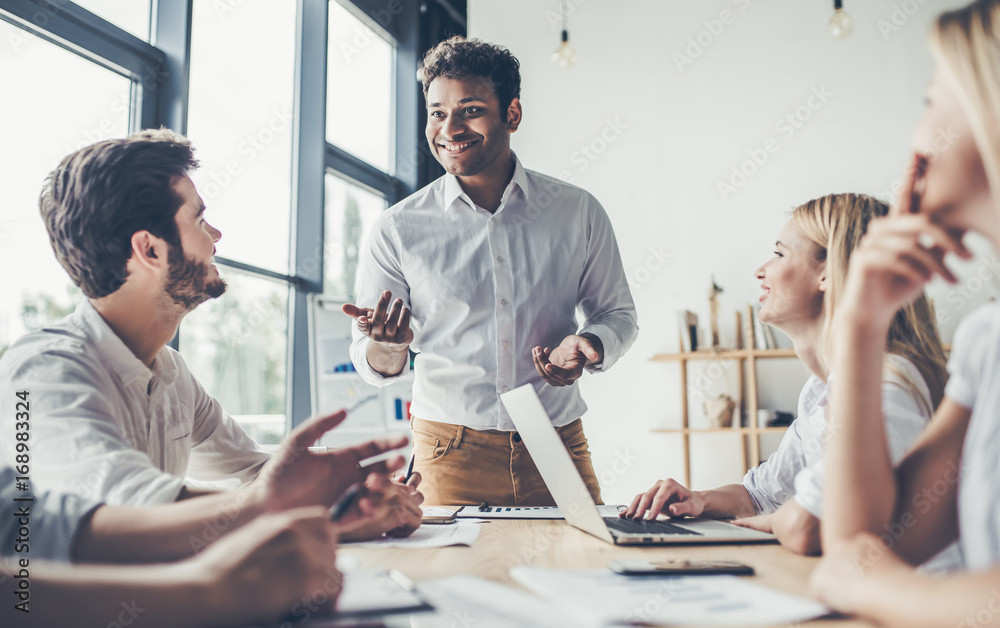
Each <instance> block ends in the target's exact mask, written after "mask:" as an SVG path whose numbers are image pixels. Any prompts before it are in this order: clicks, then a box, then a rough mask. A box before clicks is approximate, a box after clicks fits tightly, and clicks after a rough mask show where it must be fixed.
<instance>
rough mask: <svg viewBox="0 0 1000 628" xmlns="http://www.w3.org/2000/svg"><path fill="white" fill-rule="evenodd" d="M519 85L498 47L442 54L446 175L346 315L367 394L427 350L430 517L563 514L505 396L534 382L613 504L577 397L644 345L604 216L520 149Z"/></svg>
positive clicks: (423, 466) (438, 78)
mask: <svg viewBox="0 0 1000 628" xmlns="http://www.w3.org/2000/svg"><path fill="white" fill-rule="evenodd" d="M520 83H521V78H520V71H519V63H518V61H517V59H516V58H514V56H513V55H511V54H510V52H509V51H507V50H506V49H504V48H502V47H499V46H495V45H492V44H488V43H484V42H481V41H478V40H466V39H465V38H462V37H453V38H451V39H448V40H446V41H443V42H441V43H440V44H438V45H437V46H436V47H434V48H433V49H431V50H430V51H429V52H428V53H427V55H426V56H425V57H424V62H423V88H424V97H425V99H426V103H427V128H426V136H427V141H428V144H429V145H430V149H431V152H432V154H433V155H434V156H435V158H436V159H437V160H438V161H439V162H440V163H441V165H442V166H443V167H444V169H445V170H446V171H447V174H446V175H444V176H443V177H441V178H440V179H438V180H436V181H434V182H433V183H431V184H430V185H428V186H427V187H425V188H423V189H422V190H420V191H418V192H417V193H416V194H414V195H412V196H410V197H409V198H407V199H405V200H403V201H402V202H401V203H399V204H397V205H395V206H393V207H391V208H390V209H389V210H387V211H386V212H385V213H384V214H383V215H382V216H381V217H380V219H379V221H378V223H377V224H376V226H375V227H374V228H373V230H372V234H371V236H370V238H369V240H368V242H367V243H366V245H365V247H364V249H363V251H362V255H361V260H360V267H359V271H358V304H359V305H358V306H355V305H346V306H344V312H345V313H346V314H348V315H349V316H352V317H354V318H355V319H356V325H355V330H354V343H353V345H352V347H351V356H352V359H353V361H354V364H355V367H356V368H357V370H358V372H359V373H360V374H361V375H362V377H364V379H365V380H366V381H368V382H370V383H372V384H374V385H376V386H382V385H387V384H388V383H390V382H392V381H394V380H395V379H397V378H399V377H401V376H402V375H404V374H405V373H407V372H408V370H409V367H410V359H409V349H410V347H411V345H412V347H413V349H414V350H415V351H416V352H417V357H416V361H415V377H416V379H415V383H414V387H413V404H412V406H411V413H412V416H413V418H412V429H413V440H414V455H415V468H416V469H417V470H418V471H420V473H421V474H422V476H423V478H424V481H423V484H422V486H421V490H422V491H423V492H424V494H425V496H426V497H427V500H428V502H429V503H435V504H481V503H482V502H487V503H490V504H494V505H518V506H545V505H552V504H553V500H552V497H551V495H550V494H549V491H548V490H547V489H546V487H545V484H544V482H543V481H542V479H541V477H540V475H539V474H538V470H537V469H536V467H535V465H534V463H533V462H532V460H531V457H530V456H529V455H528V452H527V451H526V449H525V447H524V443H523V442H521V438H520V436H519V435H518V434H517V432H516V431H515V427H514V424H513V422H512V421H511V419H510V416H509V415H508V414H507V412H506V409H505V408H504V407H503V404H502V403H501V402H500V398H499V396H500V395H501V394H502V393H504V392H506V391H508V390H512V389H514V388H516V387H518V386H521V385H524V384H528V383H530V384H532V385H533V386H534V388H535V390H536V392H537V393H538V395H539V397H540V398H541V400H542V403H543V404H544V406H545V408H546V410H547V412H548V414H549V416H550V417H551V418H552V422H553V425H554V426H555V427H556V428H557V431H558V432H559V434H560V436H561V437H562V439H563V442H564V443H565V444H566V446H567V448H568V449H569V452H570V455H571V457H572V458H573V461H574V462H575V463H576V466H577V469H578V470H579V472H580V474H581V476H582V477H583V479H584V482H585V483H586V485H587V487H588V489H589V490H590V492H591V494H592V495H593V497H594V498H595V500H597V501H598V502H600V487H599V485H598V482H597V478H596V476H595V474H594V468H593V465H592V464H591V459H590V451H589V447H588V444H587V439H586V436H585V435H584V433H583V428H582V424H581V420H580V417H581V415H582V414H583V413H584V412H585V411H586V409H587V406H586V404H584V402H583V399H582V398H581V396H580V393H579V390H578V387H577V386H575V385H574V384H575V381H576V380H577V379H578V378H579V377H580V376H581V375H582V373H583V371H584V370H589V371H592V372H599V371H604V370H607V369H608V368H609V367H611V366H612V365H613V364H614V363H615V362H616V361H617V360H618V358H619V357H620V356H621V355H622V354H623V353H624V352H625V351H626V350H627V349H628V348H629V346H630V345H631V344H632V342H633V341H634V339H635V336H636V334H637V332H638V327H637V326H636V312H635V305H634V303H633V301H632V295H631V293H630V291H629V288H628V284H627V283H626V279H625V272H624V269H623V268H622V263H621V256H620V254H619V251H618V245H617V242H616V241H615V236H614V232H613V230H612V228H611V223H610V221H609V220H608V216H607V214H606V213H605V212H604V209H603V208H602V207H601V205H600V203H598V202H597V200H596V199H595V198H594V197H593V196H591V195H590V194H589V193H587V192H586V191H585V190H582V189H580V188H577V187H574V186H571V185H568V184H566V183H564V182H562V181H559V180H557V179H553V178H551V177H547V176H545V175H542V174H539V173H537V172H533V171H530V170H526V169H524V168H523V167H522V165H521V163H520V161H519V160H518V159H517V157H516V156H515V155H514V154H513V152H512V151H511V148H510V135H511V133H514V132H515V131H516V130H517V128H518V126H519V125H520V123H521V115H522V110H521V103H520V100H519V96H520ZM365 305H368V306H371V307H359V306H365ZM578 308H579V310H580V311H581V312H582V314H583V316H584V318H585V322H584V324H583V327H582V328H580V329H578V326H577V323H576V314H577V309H578Z"/></svg>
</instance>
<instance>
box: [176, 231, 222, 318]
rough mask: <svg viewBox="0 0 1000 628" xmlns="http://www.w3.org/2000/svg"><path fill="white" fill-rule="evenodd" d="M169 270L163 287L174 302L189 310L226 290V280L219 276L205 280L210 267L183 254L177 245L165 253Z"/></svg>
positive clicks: (217, 296) (215, 297) (219, 295)
mask: <svg viewBox="0 0 1000 628" xmlns="http://www.w3.org/2000/svg"><path fill="white" fill-rule="evenodd" d="M167 263H168V264H169V271H168V273H167V283H166V286H165V287H164V288H165V290H166V292H167V296H169V297H170V298H171V299H172V300H173V302H174V303H176V304H177V305H179V306H181V307H182V308H184V309H185V310H186V311H188V312H190V311H191V310H193V309H194V308H196V307H198V306H199V305H201V304H202V303H204V302H205V301H208V300H209V299H217V298H219V297H221V296H222V295H223V294H224V293H225V292H226V282H225V280H223V279H222V278H221V277H218V278H215V279H212V280H210V281H206V277H208V274H209V272H210V271H211V267H210V266H209V265H208V264H206V263H205V262H197V261H195V260H193V259H191V258H190V257H187V256H186V255H184V251H183V250H182V249H181V247H179V246H172V247H170V252H169V253H168V254H167Z"/></svg>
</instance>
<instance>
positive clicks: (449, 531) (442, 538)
mask: <svg viewBox="0 0 1000 628" xmlns="http://www.w3.org/2000/svg"><path fill="white" fill-rule="evenodd" d="M480 525H482V524H479V523H472V522H468V521H459V522H458V523H453V524H451V525H422V526H420V527H419V528H417V531H416V532H414V533H413V534H411V535H410V536H408V537H406V538H404V539H393V538H386V539H379V540H377V541H364V542H361V543H344V547H345V548H352V547H409V548H412V549H422V548H433V547H448V546H451V545H469V546H471V545H472V544H473V543H475V542H476V537H477V536H479V526H480Z"/></svg>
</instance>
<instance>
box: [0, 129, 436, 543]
mask: <svg viewBox="0 0 1000 628" xmlns="http://www.w3.org/2000/svg"><path fill="white" fill-rule="evenodd" d="M197 166H198V162H197V160H196V159H195V157H194V149H193V148H192V147H191V144H190V143H189V142H188V140H187V138H185V137H183V136H181V135H178V134H176V133H174V132H172V131H169V130H166V129H161V130H150V131H142V132H140V133H136V134H134V135H132V136H130V137H128V138H125V139H119V140H106V141H102V142H97V143H95V144H92V145H90V146H87V147H85V148H82V149H80V150H78V151H76V152H74V153H73V154H71V155H69V156H67V157H66V158H65V159H63V161H62V162H61V163H60V164H59V166H58V167H57V168H56V169H55V170H54V171H53V172H52V173H51V174H50V175H49V177H48V179H47V180H46V182H45V186H44V188H43V190H42V194H41V197H40V200H39V208H40V210H41V215H42V218H43V220H44V221H45V226H46V228H47V230H48V234H49V240H50V242H51V244H52V248H53V250H54V251H55V254H56V257H57V259H58V260H59V262H60V264H62V266H63V268H65V269H66V271H67V273H68V274H69V275H70V278H71V279H72V280H73V282H74V283H75V284H76V285H77V286H79V287H80V289H81V290H82V291H83V293H84V295H86V297H87V299H85V300H84V301H83V302H82V303H80V305H79V307H77V309H76V311H75V312H74V313H73V314H71V315H70V316H67V317H66V318H64V319H63V320H61V321H59V322H57V323H55V324H53V325H50V326H48V327H46V328H44V329H40V330H38V331H35V332H31V333H29V334H27V335H25V336H24V337H22V338H21V339H19V340H18V341H17V342H15V343H14V345H13V346H11V347H10V349H8V350H7V352H6V353H5V354H4V356H3V359H2V360H0V398H2V399H4V400H5V401H4V403H3V404H0V434H2V438H0V443H5V444H7V445H9V448H8V447H7V445H5V446H4V447H2V448H0V461H2V460H4V458H5V456H8V457H9V458H8V459H9V460H10V461H11V463H14V462H17V463H18V464H20V463H21V462H22V460H17V459H15V454H14V452H15V448H14V444H15V442H17V443H20V442H22V441H24V437H26V438H27V440H26V441H25V444H26V445H27V446H28V447H29V448H30V452H29V453H25V454H19V455H23V456H24V459H23V460H29V459H30V466H28V465H25V466H24V469H25V471H18V473H19V474H21V475H25V476H27V475H28V472H27V471H28V470H30V478H31V485H32V486H33V488H35V489H37V490H40V491H52V492H55V493H63V494H69V495H77V496H80V497H82V498H84V499H86V500H88V501H91V502H103V503H107V504H109V505H112V506H137V507H141V506H152V505H158V504H171V503H172V502H175V501H177V502H184V506H183V507H181V506H180V505H178V507H177V508H171V509H168V511H166V512H171V513H174V514H175V515H176V517H177V518H176V520H172V521H171V522H170V525H172V526H174V529H176V528H177V527H178V526H180V527H184V526H188V525H190V524H191V522H192V521H195V522H200V521H205V523H204V528H205V530H206V531H207V532H206V534H207V535H208V537H211V538H214V537H215V536H218V534H219V532H220V531H219V529H218V528H219V527H220V526H221V527H222V529H226V528H227V527H229V526H233V525H234V524H233V521H235V518H236V516H237V514H240V513H242V514H243V515H244V516H243V520H246V517H245V515H246V513H247V512H263V511H268V510H280V509H286V508H291V507H298V506H309V505H325V506H327V507H330V506H332V505H333V502H335V501H336V500H337V499H338V498H339V497H340V495H341V494H342V493H344V492H345V491H346V489H347V487H348V486H349V485H351V484H354V483H359V482H365V481H366V477H365V473H364V472H363V471H362V467H361V466H360V464H359V462H360V459H361V456H362V454H367V455H368V456H371V455H375V454H378V453H380V452H383V451H385V450H387V449H393V448H397V447H400V446H402V445H404V444H405V438H404V439H402V441H400V440H399V439H383V440H382V441H379V442H372V443H368V444H367V445H364V446H362V448H361V449H355V450H353V453H351V454H350V455H348V456H344V455H342V454H343V453H344V452H339V453H335V452H326V453H319V452H309V451H305V449H306V447H307V446H299V445H301V443H299V445H294V447H293V450H291V451H286V449H287V448H288V447H291V446H292V445H290V444H289V443H287V442H286V443H285V446H284V448H283V449H282V452H283V454H282V456H284V457H283V458H279V459H277V460H271V461H270V463H269V462H268V461H269V455H268V454H267V453H266V452H264V451H263V450H262V449H261V448H260V447H259V446H258V445H257V444H256V443H255V442H254V441H253V440H252V439H251V438H250V437H249V436H248V435H247V434H246V433H245V432H244V431H243V430H242V429H241V428H240V426H239V425H238V424H237V423H236V422H235V421H234V420H233V419H232V417H230V416H229V414H228V413H226V411H225V410H223V408H222V406H221V405H220V404H219V402H218V401H217V400H216V399H214V398H213V397H212V396H211V395H209V394H208V393H207V392H206V391H205V389H204V388H203V387H202V385H201V384H200V383H199V382H198V380H197V379H196V378H195V377H194V375H193V374H192V373H191V372H190V371H189V370H188V368H187V365H186V364H185V363H184V360H183V358H182V357H181V355H180V354H179V353H178V352H176V351H174V350H173V349H171V348H169V347H167V346H166V344H167V342H169V341H170V339H171V338H172V337H173V336H174V334H176V333H177V329H178V326H179V325H180V322H181V320H182V319H183V318H184V316H185V315H186V314H187V313H188V312H190V311H191V310H193V309H194V308H196V307H197V306H198V305H199V304H201V303H203V302H205V301H207V300H208V299H212V298H216V297H219V296H221V295H222V294H223V293H224V292H225V290H226V284H225V282H224V281H223V280H222V278H221V277H220V276H219V271H218V269H217V268H216V267H215V265H214V264H213V263H212V259H213V255H214V254H215V243H216V242H217V241H218V240H219V239H220V237H221V233H220V232H219V231H218V230H216V229H215V228H214V227H212V226H211V225H210V224H208V223H207V222H206V221H205V204H204V203H203V202H202V200H201V198H200V197H199V196H198V193H197V191H196V190H195V187H194V184H193V183H192V181H191V179H190V177H189V176H188V172H189V171H191V170H193V169H194V168H196V167H197ZM18 400H20V401H21V406H20V407H18V406H15V404H14V401H18ZM345 417H346V413H344V412H343V411H341V412H340V413H338V414H336V415H331V416H329V417H323V418H321V419H317V420H318V421H320V425H323V426H325V427H324V428H323V429H322V430H316V429H313V430H311V431H308V432H307V434H308V435H310V436H311V437H312V441H315V440H316V439H317V438H319V437H320V436H322V434H323V432H325V431H327V430H328V429H330V428H332V427H333V426H335V425H336V424H338V423H340V422H342V421H343V420H344V418H345ZM312 441H310V442H312ZM17 451H21V450H20V449H18V450H17ZM401 465H402V462H401V461H400V462H399V463H398V464H393V465H392V468H388V467H386V466H385V465H382V466H380V467H377V468H372V469H371V470H372V471H381V473H378V474H373V475H372V476H369V477H368V478H367V485H366V486H365V487H363V488H362V489H361V491H360V493H361V499H359V500H356V501H355V503H354V506H353V508H352V509H351V510H350V511H349V512H348V514H346V515H345V519H344V520H343V522H345V523H346V521H347V520H352V519H353V520H356V521H361V520H367V522H368V524H370V525H368V527H367V529H365V530H364V531H363V532H361V533H359V534H358V535H357V536H358V538H363V537H372V536H380V535H381V534H382V533H384V532H388V531H392V532H393V533H394V534H408V533H409V532H412V531H413V530H414V529H416V527H417V526H419V525H420V509H419V504H420V501H421V500H422V496H421V495H420V493H419V492H418V491H417V490H416V484H417V483H418V482H419V475H417V474H414V475H413V477H412V478H411V482H410V484H409V485H408V486H402V485H399V484H396V483H389V482H388V481H387V477H388V476H387V473H388V471H392V470H394V469H396V468H398V467H399V466H401ZM11 466H13V464H12V465H11ZM16 468H20V467H16ZM366 469H367V468H366ZM259 474H260V475H263V476H264V477H263V478H262V479H261V480H260V481H257V482H254V484H253V486H252V489H250V490H248V491H246V492H245V493H244V492H241V493H239V495H246V496H247V498H246V499H242V500H241V503H240V504H239V507H238V508H236V513H231V512H230V513H224V514H225V516H221V515H219V509H225V508H230V507H231V506H232V502H233V501H234V500H233V498H232V497H231V496H228V495H227V494H224V493H218V492H214V491H209V490H202V489H197V488H193V487H192V486H191V483H189V482H188V481H187V478H188V477H190V478H191V479H193V480H195V481H202V482H204V481H208V482H211V481H219V480H229V479H235V480H237V481H238V482H237V483H238V484H240V485H247V484H249V483H250V482H252V481H254V480H256V479H257V477H258V475H259ZM279 479H280V481H279ZM279 492H280V494H276V493H279ZM191 497H199V498H200V499H188V498H191ZM376 504H382V505H385V504H392V505H393V507H392V508H388V509H385V508H383V509H381V510H379V509H375V508H374V506H375V505H376ZM377 512H381V514H378V515H377ZM217 515H218V516H217ZM376 515H377V516H376ZM373 516H375V518H376V519H378V522H377V523H376V522H375V521H372V520H371V519H372V517H373ZM205 517H208V519H207V521H206V520H205ZM219 521H221V522H222V523H215V522H219ZM213 526H214V527H213ZM185 529H186V528H185ZM211 538H209V540H211ZM196 540H197V539H196ZM203 542H204V541H203Z"/></svg>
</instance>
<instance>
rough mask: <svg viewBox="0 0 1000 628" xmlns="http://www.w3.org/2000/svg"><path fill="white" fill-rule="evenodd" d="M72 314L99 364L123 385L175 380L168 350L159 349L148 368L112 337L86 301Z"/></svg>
mask: <svg viewBox="0 0 1000 628" xmlns="http://www.w3.org/2000/svg"><path fill="white" fill-rule="evenodd" d="M76 315H77V316H78V317H79V318H80V319H81V320H82V321H83V324H84V326H85V327H86V329H87V335H88V336H89V338H90V340H91V341H92V342H93V344H94V347H95V348H96V349H97V352H98V353H99V354H100V355H101V362H102V363H104V365H105V366H107V367H108V369H109V370H110V371H112V372H113V373H114V374H115V375H116V376H117V377H118V379H120V380H121V382H122V384H124V385H125V386H128V385H129V384H131V383H132V382H134V381H135V380H137V379H139V378H142V379H144V380H146V381H147V382H149V381H151V380H152V379H153V377H156V378H158V379H160V380H162V381H163V382H164V383H165V384H171V383H173V381H174V379H175V378H176V377H177V365H176V364H175V363H174V358H173V356H172V355H171V354H170V350H169V349H167V348H166V347H163V348H162V349H160V351H159V353H157V354H156V360H154V361H153V368H152V369H149V368H147V367H146V365H145V364H143V363H142V361H141V360H139V358H137V357H135V354H134V353H132V350H131V349H129V348H128V347H127V346H126V345H125V343H124V342H122V339H121V338H119V337H118V335H117V334H115V332H114V330H113V329H111V327H110V326H109V325H108V323H107V322H106V321H105V320H104V318H103V317H101V315H100V314H99V313H98V312H97V310H96V309H94V306H93V305H91V303H90V301H89V300H84V301H83V303H81V304H80V305H79V306H77V308H76Z"/></svg>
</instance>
